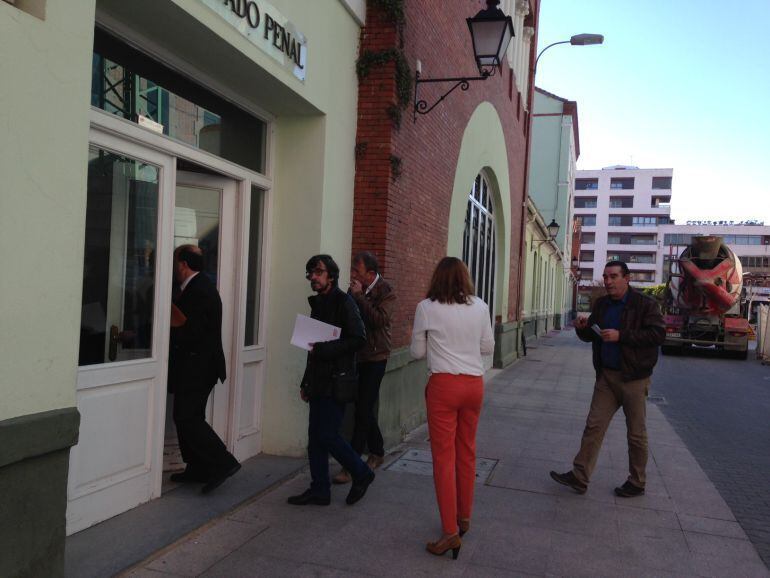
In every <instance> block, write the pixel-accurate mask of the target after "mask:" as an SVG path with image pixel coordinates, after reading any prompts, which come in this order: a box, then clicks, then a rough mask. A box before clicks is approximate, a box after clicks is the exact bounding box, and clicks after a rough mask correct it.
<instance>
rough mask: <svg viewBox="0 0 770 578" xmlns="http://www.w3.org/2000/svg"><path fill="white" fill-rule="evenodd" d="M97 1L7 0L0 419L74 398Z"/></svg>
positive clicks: (2, 74)
mask: <svg viewBox="0 0 770 578" xmlns="http://www.w3.org/2000/svg"><path fill="white" fill-rule="evenodd" d="M93 18H94V2H93V1H88V0H81V1H79V2H71V1H69V0H49V1H48V2H47V6H46V17H45V20H41V19H39V18H36V17H34V16H30V15H29V14H26V13H25V12H22V11H21V10H19V9H17V8H14V7H13V6H11V5H9V4H7V3H5V2H0V79H2V80H0V175H2V183H1V184H0V188H1V189H2V190H1V191H0V271H2V274H1V275H0V295H2V299H0V388H2V391H3V403H2V404H0V421H2V420H5V419H8V418H12V417H16V416H22V415H26V414H33V413H37V412H42V411H46V410H50V409H58V408H64V407H72V406H74V405H75V380H76V372H77V353H78V335H79V328H80V301H81V284H82V276H83V274H82V271H83V242H84V222H85V204H86V169H87V153H88V147H87V146H86V143H87V141H88V117H87V113H88V107H89V94H90V86H91V47H92V43H93Z"/></svg>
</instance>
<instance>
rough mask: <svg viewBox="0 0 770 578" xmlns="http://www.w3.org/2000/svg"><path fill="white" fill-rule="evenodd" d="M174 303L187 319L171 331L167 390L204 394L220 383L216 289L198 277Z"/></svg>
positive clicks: (222, 375) (219, 302)
mask: <svg viewBox="0 0 770 578" xmlns="http://www.w3.org/2000/svg"><path fill="white" fill-rule="evenodd" d="M174 303H175V305H176V306H177V307H179V309H180V310H181V311H182V313H184V314H185V317H187V321H186V322H185V324H184V325H182V326H181V327H172V328H171V344H170V349H169V363H168V388H169V391H170V392H172V393H181V392H199V393H208V392H209V391H211V389H212V388H213V387H214V385H216V383H217V379H219V380H221V381H224V380H225V378H226V377H227V373H226V370H225V354H224V351H223V349H222V300H221V299H220V298H219V293H217V288H216V287H215V285H214V284H213V283H212V282H211V281H210V280H209V278H208V277H206V274H205V273H203V272H201V273H198V275H196V276H195V277H193V279H192V280H191V281H190V282H189V283H188V284H187V287H185V290H184V291H182V293H181V294H180V295H179V296H178V297H177V298H176V299H175V300H174Z"/></svg>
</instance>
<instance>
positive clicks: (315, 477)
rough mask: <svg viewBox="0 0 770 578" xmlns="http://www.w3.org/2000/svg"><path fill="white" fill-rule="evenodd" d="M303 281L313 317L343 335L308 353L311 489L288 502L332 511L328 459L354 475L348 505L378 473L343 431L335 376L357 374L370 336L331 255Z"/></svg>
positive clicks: (312, 263)
mask: <svg viewBox="0 0 770 578" xmlns="http://www.w3.org/2000/svg"><path fill="white" fill-rule="evenodd" d="M305 272H306V275H305V277H306V278H307V279H308V280H309V281H310V288H311V289H312V290H313V291H314V292H315V293H316V295H313V296H311V297H308V302H309V303H310V310H311V315H310V316H311V317H312V318H313V319H318V320H319V321H323V322H324V323H328V324H330V325H334V326H336V327H339V328H340V329H341V330H342V333H341V337H340V338H339V339H337V340H335V341H326V342H322V343H315V344H313V346H312V350H311V351H310V352H309V353H308V356H307V364H306V366H305V375H304V376H303V378H302V383H301V385H300V396H301V397H302V399H303V401H306V402H308V403H309V404H310V416H309V423H308V448H307V453H308V461H309V463H310V477H311V483H310V488H308V489H307V490H305V491H304V492H303V493H301V494H299V495H297V496H291V497H289V499H288V502H289V504H293V505H295V506H306V505H314V506H328V505H329V503H330V501H331V484H330V480H329V454H331V455H332V457H333V458H334V459H335V460H337V461H338V462H339V463H340V464H342V466H343V467H344V468H345V469H346V470H347V471H349V472H350V475H351V477H352V479H353V485H352V486H351V488H350V492H349V493H348V496H347V498H346V500H345V501H346V503H347V504H349V505H352V504H355V503H356V502H357V501H358V500H360V499H361V498H363V496H364V494H365V493H366V490H367V488H368V487H369V484H371V483H372V482H373V481H374V472H373V471H372V470H371V469H370V468H369V466H367V465H366V464H365V463H364V462H363V461H362V460H361V458H360V456H359V455H358V453H356V452H355V451H354V450H353V448H352V447H350V444H348V443H347V442H346V441H345V439H344V438H343V437H342V436H341V435H340V433H339V429H340V425H341V424H342V418H343V416H344V413H345V404H344V403H343V402H341V401H339V400H338V399H336V397H335V388H334V380H335V377H334V376H335V375H337V376H338V375H340V374H341V373H347V372H355V366H356V351H358V350H359V349H361V348H362V347H363V346H364V345H365V344H366V331H365V329H364V322H363V321H362V320H361V314H360V313H359V311H358V307H357V306H356V304H355V301H353V298H352V297H350V296H349V295H348V294H347V293H345V292H344V291H342V290H341V289H340V288H339V287H338V286H337V282H338V279H339V274H340V268H339V267H338V266H337V263H335V262H334V259H332V258H331V256H329V255H315V256H313V257H311V258H310V259H309V260H308V262H307V264H306V265H305Z"/></svg>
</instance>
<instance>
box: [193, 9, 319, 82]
mask: <svg viewBox="0 0 770 578" xmlns="http://www.w3.org/2000/svg"><path fill="white" fill-rule="evenodd" d="M200 2H203V4H205V5H206V6H208V7H209V8H211V9H212V10H213V11H214V12H216V13H217V14H219V15H220V16H221V17H222V18H224V19H225V20H227V22H228V23H230V24H231V25H232V26H233V28H235V29H236V30H238V32H240V33H241V34H242V35H243V36H244V37H246V39H248V40H249V42H251V43H252V44H253V45H254V46H256V47H257V48H259V49H260V50H262V51H263V52H265V53H267V54H269V55H270V56H271V57H272V58H273V59H275V60H276V61H277V62H279V63H280V64H281V66H283V67H284V68H285V69H286V70H289V71H290V72H291V73H292V74H293V75H294V76H295V77H296V78H297V79H298V80H300V81H302V82H305V65H306V62H307V39H306V38H305V35H304V34H302V33H301V32H300V31H299V30H297V28H296V27H295V26H294V24H292V23H291V22H289V21H288V20H287V19H286V18H285V17H284V16H283V15H282V14H281V13H280V12H278V10H277V9H276V8H275V7H273V6H272V5H271V4H269V3H267V2H265V1H264V0H200Z"/></svg>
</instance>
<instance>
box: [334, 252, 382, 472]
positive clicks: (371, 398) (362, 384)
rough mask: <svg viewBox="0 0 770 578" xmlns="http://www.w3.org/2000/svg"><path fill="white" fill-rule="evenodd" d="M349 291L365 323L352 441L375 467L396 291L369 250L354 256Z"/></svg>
mask: <svg viewBox="0 0 770 578" xmlns="http://www.w3.org/2000/svg"><path fill="white" fill-rule="evenodd" d="M348 292H349V293H350V295H351V296H352V297H353V299H355V301H356V304H357V305H358V309H359V311H360V312H361V317H362V318H363V320H364V326H365V327H366V345H365V346H364V348H363V349H361V350H360V351H359V352H358V366H357V367H358V397H357V400H356V403H355V424H354V426H353V437H352V439H351V441H350V445H351V446H353V449H354V450H355V451H356V452H358V454H359V455H361V454H363V453H364V450H365V449H366V447H367V446H368V448H369V457H368V459H367V462H366V463H367V465H368V466H369V467H370V468H372V469H376V468H378V467H379V466H380V465H381V464H382V462H383V459H384V455H385V447H384V442H383V439H382V433H381V432H380V426H379V424H378V423H377V414H376V412H375V406H376V405H377V401H378V399H379V396H380V383H381V382H382V378H383V376H384V375H385V366H386V365H387V364H388V357H389V356H390V327H391V319H392V316H393V308H394V306H395V302H396V294H395V293H394V292H393V289H392V288H391V287H390V285H389V284H388V282H387V281H385V279H383V278H382V277H381V276H380V273H379V265H378V263H377V259H376V257H375V256H374V255H372V254H371V253H369V252H368V251H363V252H361V253H357V254H356V255H355V256H354V257H353V260H352V262H351V267H350V289H349V291H348ZM333 481H334V482H335V483H337V484H344V483H347V482H349V481H350V475H349V474H348V472H347V471H345V470H342V471H341V472H340V473H339V474H337V475H336V476H335V477H334V480H333Z"/></svg>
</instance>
